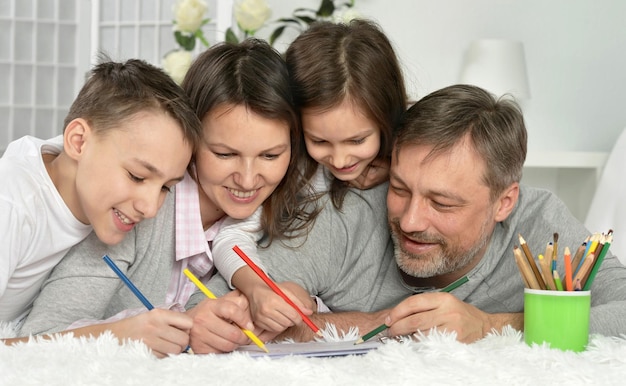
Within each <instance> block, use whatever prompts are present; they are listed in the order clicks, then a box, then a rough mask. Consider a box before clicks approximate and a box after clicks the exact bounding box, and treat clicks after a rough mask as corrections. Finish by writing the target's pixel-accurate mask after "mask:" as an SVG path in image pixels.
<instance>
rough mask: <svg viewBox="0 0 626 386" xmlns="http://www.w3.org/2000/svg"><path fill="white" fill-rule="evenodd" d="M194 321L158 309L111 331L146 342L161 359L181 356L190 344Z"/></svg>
mask: <svg viewBox="0 0 626 386" xmlns="http://www.w3.org/2000/svg"><path fill="white" fill-rule="evenodd" d="M192 325H193V320H192V319H191V317H189V316H188V315H185V314H184V313H180V312H177V311H171V310H164V309H160V308H155V309H153V310H151V311H149V312H144V313H141V314H139V315H136V316H132V317H129V318H126V319H122V320H120V321H117V322H114V323H111V324H110V328H109V329H110V330H111V331H112V332H113V334H115V336H117V337H118V338H120V339H124V338H127V339H133V340H141V341H143V342H144V343H145V344H146V345H147V346H148V347H150V349H152V352H153V353H154V354H155V355H156V356H157V357H159V358H163V357H165V356H167V355H168V354H180V352H181V351H183V350H184V349H185V348H186V347H187V345H188V344H189V331H190V330H191V328H192Z"/></svg>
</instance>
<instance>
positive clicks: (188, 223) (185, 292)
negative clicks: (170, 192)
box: [165, 173, 224, 304]
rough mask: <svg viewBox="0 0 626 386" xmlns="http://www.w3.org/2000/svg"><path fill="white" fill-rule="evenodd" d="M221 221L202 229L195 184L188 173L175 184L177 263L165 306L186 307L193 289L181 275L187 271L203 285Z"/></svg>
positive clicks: (211, 271)
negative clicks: (212, 243) (213, 242)
mask: <svg viewBox="0 0 626 386" xmlns="http://www.w3.org/2000/svg"><path fill="white" fill-rule="evenodd" d="M223 221H224V218H222V219H220V220H219V221H217V222H215V224H213V225H212V226H211V227H210V228H209V229H208V230H206V231H204V230H203V228H202V219H201V217H200V199H199V196H198V184H196V182H195V181H194V180H193V178H191V176H190V175H189V174H187V173H186V174H185V178H184V179H183V180H182V181H181V182H180V183H178V184H177V185H176V261H175V262H174V266H173V269H172V276H171V278H170V284H169V287H168V290H167V296H166V298H165V300H166V303H167V304H170V303H179V304H186V303H187V301H188V300H189V297H190V296H191V294H192V293H193V292H194V291H195V290H196V289H197V288H196V286H195V285H194V284H193V283H192V282H191V281H190V280H189V279H188V278H187V276H185V274H183V270H184V269H185V268H189V270H191V272H193V273H194V274H195V275H196V276H197V277H198V278H199V279H200V280H201V281H202V282H206V281H207V280H208V279H209V278H210V277H211V276H212V274H213V271H214V270H213V267H214V264H213V255H212V254H211V242H212V241H213V239H214V238H215V235H217V232H218V231H219V229H220V226H221V224H222V222H223Z"/></svg>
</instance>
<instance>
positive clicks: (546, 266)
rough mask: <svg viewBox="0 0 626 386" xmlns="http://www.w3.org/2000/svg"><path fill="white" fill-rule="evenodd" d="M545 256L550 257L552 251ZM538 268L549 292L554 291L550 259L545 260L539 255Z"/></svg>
mask: <svg viewBox="0 0 626 386" xmlns="http://www.w3.org/2000/svg"><path fill="white" fill-rule="evenodd" d="M547 256H552V251H551V250H550V254H549V255H547ZM538 259H539V268H541V274H542V275H543V281H544V282H545V283H546V287H548V289H551V290H553V291H554V290H555V289H556V286H555V285H554V279H553V278H552V267H551V266H552V262H551V261H550V260H551V259H549V258H546V257H545V256H544V255H542V254H539V256H538Z"/></svg>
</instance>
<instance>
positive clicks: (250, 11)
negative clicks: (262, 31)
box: [235, 0, 272, 34]
mask: <svg viewBox="0 0 626 386" xmlns="http://www.w3.org/2000/svg"><path fill="white" fill-rule="evenodd" d="M271 14H272V10H271V9H270V7H268V6H267V3H266V2H265V0H238V1H237V3H236V4H235V20H237V24H238V25H239V28H241V29H242V30H244V31H246V32H248V33H250V34H252V33H254V31H256V30H258V29H259V28H261V27H262V26H263V24H265V22H266V21H267V20H268V19H269V18H270V16H271Z"/></svg>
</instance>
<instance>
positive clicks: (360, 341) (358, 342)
mask: <svg viewBox="0 0 626 386" xmlns="http://www.w3.org/2000/svg"><path fill="white" fill-rule="evenodd" d="M361 343H363V338H359V340H357V341H356V342H354V344H355V345H357V344H361Z"/></svg>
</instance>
